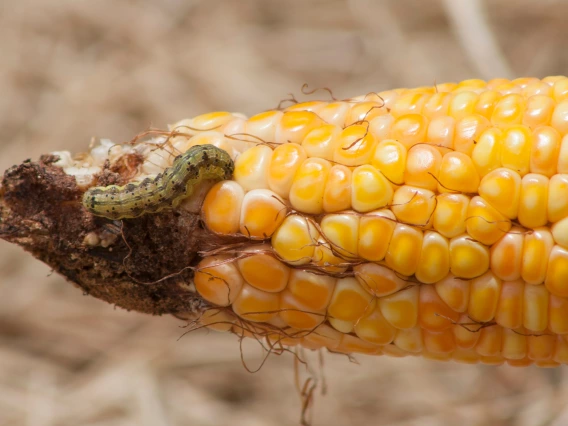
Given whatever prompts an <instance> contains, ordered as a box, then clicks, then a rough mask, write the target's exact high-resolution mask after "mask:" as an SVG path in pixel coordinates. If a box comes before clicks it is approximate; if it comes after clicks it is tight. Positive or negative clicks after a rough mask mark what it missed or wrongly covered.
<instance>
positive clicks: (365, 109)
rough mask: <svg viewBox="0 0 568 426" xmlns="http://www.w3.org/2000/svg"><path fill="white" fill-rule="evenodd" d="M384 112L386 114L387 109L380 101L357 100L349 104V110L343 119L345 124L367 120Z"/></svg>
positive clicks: (349, 124)
mask: <svg viewBox="0 0 568 426" xmlns="http://www.w3.org/2000/svg"><path fill="white" fill-rule="evenodd" d="M385 114H387V109H386V107H385V104H384V102H382V101H379V102H375V101H365V102H357V103H355V104H353V105H352V106H351V110H350V111H349V113H348V114H347V119H346V120H345V126H351V125H352V124H361V123H364V122H369V121H371V120H372V119H373V118H375V117H378V116H381V115H385Z"/></svg>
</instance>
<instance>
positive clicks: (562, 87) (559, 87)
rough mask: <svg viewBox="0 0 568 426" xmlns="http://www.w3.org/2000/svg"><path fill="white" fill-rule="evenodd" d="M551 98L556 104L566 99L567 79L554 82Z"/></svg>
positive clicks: (567, 95)
mask: <svg viewBox="0 0 568 426" xmlns="http://www.w3.org/2000/svg"><path fill="white" fill-rule="evenodd" d="M552 97H553V98H554V100H555V101H556V102H562V101H563V100H565V99H568V78H563V79H560V80H558V81H556V82H554V85H553V86H552Z"/></svg>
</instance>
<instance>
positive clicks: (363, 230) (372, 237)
mask: <svg viewBox="0 0 568 426" xmlns="http://www.w3.org/2000/svg"><path fill="white" fill-rule="evenodd" d="M395 226H396V220H395V216H394V214H393V213H392V212H391V211H390V210H389V209H383V210H377V211H374V212H369V213H368V214H366V215H363V216H361V218H360V220H359V246H358V248H357V252H358V253H359V257H361V258H363V259H366V260H370V261H373V262H378V261H380V260H383V259H384V257H385V255H386V254H387V250H388V248H389V244H390V240H391V238H392V234H393V232H394V228H395Z"/></svg>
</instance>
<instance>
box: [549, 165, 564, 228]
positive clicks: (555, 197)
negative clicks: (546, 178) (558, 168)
mask: <svg viewBox="0 0 568 426" xmlns="http://www.w3.org/2000/svg"><path fill="white" fill-rule="evenodd" d="M546 210H547V211H548V221H549V222H552V223H554V222H558V221H559V220H562V219H563V218H565V217H568V174H557V175H554V176H552V177H551V178H550V182H549V184H548V206H547V208H546Z"/></svg>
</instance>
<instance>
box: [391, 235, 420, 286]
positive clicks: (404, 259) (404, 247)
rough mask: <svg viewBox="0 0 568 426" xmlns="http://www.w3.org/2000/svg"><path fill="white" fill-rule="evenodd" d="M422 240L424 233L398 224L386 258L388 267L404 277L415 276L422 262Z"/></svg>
mask: <svg viewBox="0 0 568 426" xmlns="http://www.w3.org/2000/svg"><path fill="white" fill-rule="evenodd" d="M422 239H423V234H422V231H419V230H417V229H415V228H413V227H411V226H408V225H402V224H397V225H396V227H395V229H394V232H393V235H392V238H391V242H390V245H389V248H388V250H387V254H386V256H385V263H386V265H387V266H388V267H389V268H391V269H393V270H394V271H396V272H398V273H400V274H402V275H406V276H410V275H413V274H414V273H415V272H416V268H417V267H418V262H419V260H420V252H421V249H422Z"/></svg>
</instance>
